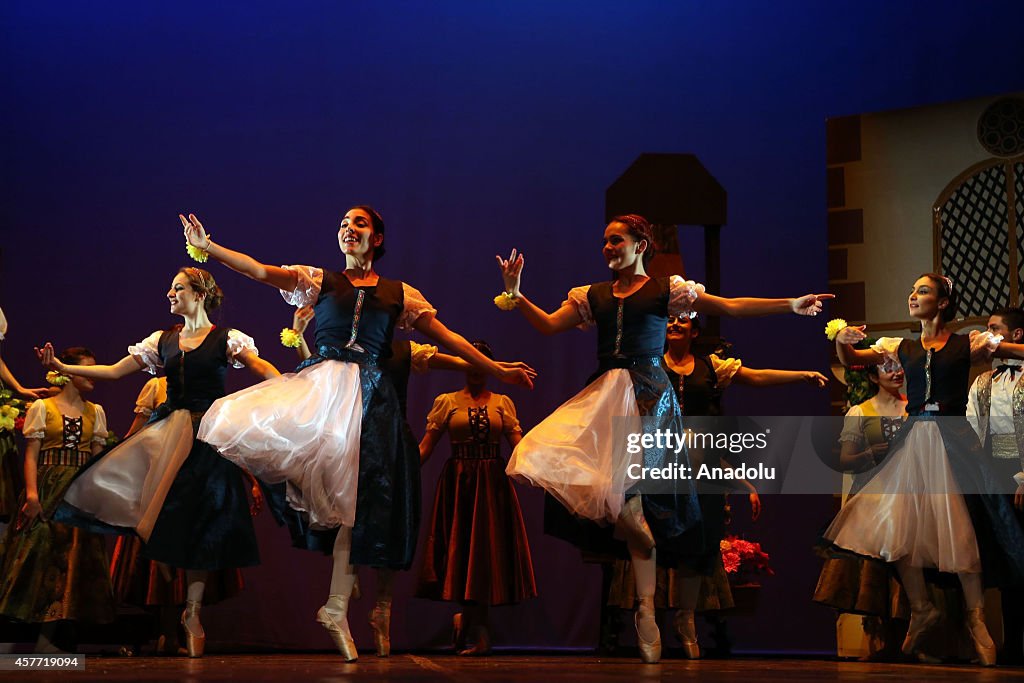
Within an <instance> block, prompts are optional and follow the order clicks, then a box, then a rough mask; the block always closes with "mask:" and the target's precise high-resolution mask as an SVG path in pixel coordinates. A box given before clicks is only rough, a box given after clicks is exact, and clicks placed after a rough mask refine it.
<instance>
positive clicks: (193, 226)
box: [178, 213, 210, 251]
mask: <svg viewBox="0 0 1024 683" xmlns="http://www.w3.org/2000/svg"><path fill="white" fill-rule="evenodd" d="M178 218H179V219H181V226H182V227H183V228H184V229H185V241H186V242H187V243H188V244H189V245H190V246H193V247H195V248H196V249H202V250H203V251H209V250H210V236H209V235H207V234H206V230H205V229H204V228H203V224H202V223H200V222H199V219H198V218H196V215H195V214H194V213H190V214H189V215H188V218H185V216H184V214H180V213H179V214H178Z"/></svg>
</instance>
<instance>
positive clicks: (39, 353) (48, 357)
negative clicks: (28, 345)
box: [34, 342, 64, 398]
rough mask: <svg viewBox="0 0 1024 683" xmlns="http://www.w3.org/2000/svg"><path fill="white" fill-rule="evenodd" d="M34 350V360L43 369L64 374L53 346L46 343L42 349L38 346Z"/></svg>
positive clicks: (62, 365)
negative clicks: (36, 359)
mask: <svg viewBox="0 0 1024 683" xmlns="http://www.w3.org/2000/svg"><path fill="white" fill-rule="evenodd" d="M34 348H35V350H36V358H38V359H39V362H40V363H42V365H43V367H44V368H48V369H50V370H56V371H57V372H64V364H63V363H61V362H60V360H59V359H58V358H57V354H56V353H55V352H54V350H53V344H51V343H50V342H46V344H45V345H44V346H43V348H39V347H38V346H36V347H34ZM44 398H45V397H44Z"/></svg>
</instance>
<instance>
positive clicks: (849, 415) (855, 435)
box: [839, 405, 864, 445]
mask: <svg viewBox="0 0 1024 683" xmlns="http://www.w3.org/2000/svg"><path fill="white" fill-rule="evenodd" d="M844 441H852V442H853V443H855V444H858V445H859V444H862V443H864V409H863V408H861V407H860V406H859V405H856V406H853V407H852V408H850V409H849V410H848V411H846V417H845V418H844V419H843V431H842V433H840V434H839V443H843V442H844Z"/></svg>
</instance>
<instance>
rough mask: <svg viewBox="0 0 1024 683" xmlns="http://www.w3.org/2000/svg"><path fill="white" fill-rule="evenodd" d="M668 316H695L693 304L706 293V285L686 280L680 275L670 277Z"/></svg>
mask: <svg viewBox="0 0 1024 683" xmlns="http://www.w3.org/2000/svg"><path fill="white" fill-rule="evenodd" d="M668 284H669V296H668V314H669V315H675V316H680V315H688V316H691V317H692V316H693V313H694V312H693V302H694V301H696V300H697V297H699V296H700V295H701V294H703V293H704V285H702V284H699V283H697V282H694V281H693V280H684V279H683V278H681V277H679V276H678V275H672V276H671V277H669V282H668Z"/></svg>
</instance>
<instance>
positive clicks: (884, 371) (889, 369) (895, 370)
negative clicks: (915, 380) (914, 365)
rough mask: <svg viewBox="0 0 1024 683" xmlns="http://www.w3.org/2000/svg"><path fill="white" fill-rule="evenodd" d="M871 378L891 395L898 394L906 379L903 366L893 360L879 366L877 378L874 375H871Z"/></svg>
mask: <svg viewBox="0 0 1024 683" xmlns="http://www.w3.org/2000/svg"><path fill="white" fill-rule="evenodd" d="M869 377H871V379H872V380H874V381H876V382H878V386H879V388H881V389H882V390H883V391H888V392H890V393H895V392H898V391H899V390H900V387H902V386H903V382H904V381H905V379H906V377H905V375H904V374H903V366H902V365H900V364H899V363H897V362H895V361H892V360H886V362H884V363H882V364H881V365H879V366H878V376H877V378H876V377H875V376H873V375H869Z"/></svg>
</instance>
